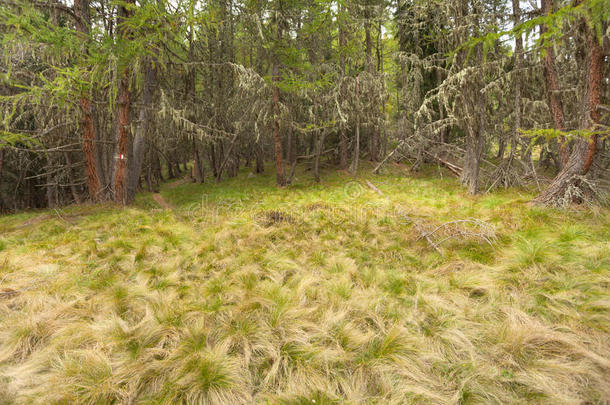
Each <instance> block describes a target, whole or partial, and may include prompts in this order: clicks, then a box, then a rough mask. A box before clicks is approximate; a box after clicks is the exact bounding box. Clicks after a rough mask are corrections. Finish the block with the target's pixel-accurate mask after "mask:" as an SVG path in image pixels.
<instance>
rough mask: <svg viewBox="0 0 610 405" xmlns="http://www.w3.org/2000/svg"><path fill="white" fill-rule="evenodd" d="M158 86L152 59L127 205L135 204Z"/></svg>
mask: <svg viewBox="0 0 610 405" xmlns="http://www.w3.org/2000/svg"><path fill="white" fill-rule="evenodd" d="M156 85H157V73H156V69H155V66H154V63H153V61H151V60H150V59H149V60H147V61H146V62H145V80H144V89H143V91H142V109H141V110H140V116H139V121H140V122H139V126H138V128H137V129H136V133H135V136H134V140H133V159H132V160H131V161H130V162H128V163H129V167H128V169H129V178H128V180H127V203H131V202H133V200H134V198H135V196H136V192H137V188H138V183H139V181H140V174H141V172H142V161H143V160H144V152H145V150H146V137H147V136H148V128H149V124H150V119H151V117H150V114H151V109H152V101H153V96H154V92H155V88H156Z"/></svg>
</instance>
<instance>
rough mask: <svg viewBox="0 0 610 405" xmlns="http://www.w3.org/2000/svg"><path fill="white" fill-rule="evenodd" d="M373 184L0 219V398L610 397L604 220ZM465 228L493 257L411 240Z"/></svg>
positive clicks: (466, 247) (573, 400)
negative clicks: (462, 223) (463, 223)
mask: <svg viewBox="0 0 610 405" xmlns="http://www.w3.org/2000/svg"><path fill="white" fill-rule="evenodd" d="M305 178H306V177H305V176H303V179H305ZM369 180H370V181H371V182H373V183H374V184H375V185H376V186H377V187H378V188H379V189H381V190H382V191H383V195H379V194H378V193H376V192H374V191H372V190H371V189H369V188H368V187H367V186H366V185H365V183H362V184H361V183H358V182H354V181H353V180H352V179H350V178H348V177H347V176H346V175H344V174H328V176H327V177H325V180H324V182H323V184H321V185H316V184H313V183H310V182H309V180H301V181H296V182H295V184H293V185H292V186H290V187H288V188H286V189H277V188H275V187H274V186H273V177H272V176H257V177H255V178H250V179H249V178H247V176H246V175H245V174H243V175H241V176H239V177H238V178H237V179H233V180H229V181H227V182H226V183H222V184H218V185H216V184H213V185H203V186H199V185H192V184H184V185H181V186H178V187H176V188H173V189H171V190H169V189H166V190H162V194H163V196H164V198H165V199H166V200H167V201H168V202H169V203H170V204H171V206H172V207H174V208H173V210H171V211H169V210H164V211H162V210H155V209H151V207H154V203H153V202H152V197H151V196H150V195H142V196H140V197H139V200H138V202H137V205H136V207H133V208H128V209H123V210H121V209H117V208H115V207H112V206H83V207H70V208H66V209H65V210H63V211H62V212H61V215H56V213H55V212H48V213H42V214H41V213H26V214H19V215H15V216H7V217H3V218H0V230H1V231H2V234H1V236H0V280H1V282H0V291H3V292H11V293H8V294H3V293H0V393H2V395H0V403H6V404H30V403H34V404H36V403H39V404H49V403H82V404H98V403H117V404H123V403H124V404H132V403H142V404H176V403H178V404H179V403H182V404H252V403H260V404H342V403H350V404H370V403H378V404H407V403H421V404H479V403H496V404H507V403H513V404H521V403H534V404H584V403H590V404H604V403H607V402H608V401H609V400H610V381H609V379H608V375H610V345H609V344H608V343H609V339H610V326H609V325H610V317H609V315H610V295H609V293H608V287H609V283H610V273H609V269H610V253H609V252H610V245H609V242H608V240H609V239H610V221H609V214H608V212H607V211H606V210H603V209H601V210H598V211H596V212H584V211H558V210H554V209H545V208H539V207H529V206H527V205H526V202H527V201H528V199H529V198H530V197H531V196H522V195H519V194H517V193H516V192H514V191H505V192H498V193H495V194H493V195H486V196H478V197H469V196H466V195H465V194H464V193H463V191H462V190H461V188H460V187H459V186H458V185H457V184H456V182H454V181H453V180H451V179H442V180H441V179H429V178H426V177H420V178H409V177H406V176H404V174H403V173H401V172H398V171H396V172H390V173H387V174H385V175H383V176H376V177H371V178H369ZM405 218H408V220H406V219H405ZM468 218H476V219H477V220H480V221H484V223H485V224H489V225H490V226H493V229H494V232H495V234H494V241H493V245H492V246H490V244H489V243H487V242H486V241H484V240H479V239H477V238H472V237H470V234H468V233H467V232H466V231H464V230H460V232H457V231H455V232H453V231H452V233H451V235H452V237H451V240H450V241H448V242H446V243H443V245H442V250H436V249H434V248H432V247H431V246H430V244H429V243H428V242H427V241H426V240H425V239H423V238H422V237H421V232H420V231H418V229H416V228H415V226H416V225H417V224H420V225H422V224H423V225H426V224H427V226H428V228H425V227H424V228H425V229H431V230H434V229H436V227H438V226H439V225H442V224H443V223H446V222H451V221H457V220H463V219H468ZM423 225H422V226H423ZM420 229H423V228H420ZM460 229H461V228H460ZM435 235H436V234H435ZM441 237H444V236H439V238H441ZM12 292H14V293H12Z"/></svg>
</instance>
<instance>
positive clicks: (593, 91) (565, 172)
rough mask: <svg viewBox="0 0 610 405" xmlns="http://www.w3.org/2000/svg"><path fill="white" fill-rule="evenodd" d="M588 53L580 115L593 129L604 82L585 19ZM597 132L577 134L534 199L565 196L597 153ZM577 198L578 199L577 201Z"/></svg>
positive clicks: (586, 126)
mask: <svg viewBox="0 0 610 405" xmlns="http://www.w3.org/2000/svg"><path fill="white" fill-rule="evenodd" d="M584 25H585V32H586V46H587V48H588V55H587V74H586V79H587V94H586V97H585V101H584V102H585V103H586V104H585V106H584V108H583V114H582V118H581V128H583V129H588V130H595V129H596V127H597V125H598V124H599V122H600V120H601V114H600V112H599V110H598V106H599V105H600V104H601V97H602V93H601V89H602V83H603V70H604V52H603V49H602V46H601V45H600V42H599V39H598V38H596V36H595V32H594V31H592V30H591V29H590V28H589V27H588V26H587V24H586V23H584ZM597 138H598V137H597V135H595V134H593V135H591V136H590V138H589V139H585V138H582V137H581V138H579V139H577V140H576V141H575V143H574V146H573V148H572V152H571V153H570V156H569V158H568V160H567V162H566V164H565V165H564V167H563V169H562V170H561V171H560V172H559V174H558V175H557V176H556V177H555V179H553V182H552V183H551V185H550V186H549V187H548V188H547V189H546V190H545V191H544V192H543V193H542V194H540V195H539V196H538V197H537V198H536V199H534V201H533V202H534V203H539V204H546V205H555V204H556V203H557V202H558V201H559V200H560V199H562V198H563V197H564V196H565V193H566V191H567V189H568V187H569V186H570V185H573V186H576V187H578V186H579V180H578V176H584V175H586V174H587V173H588V172H589V170H590V168H591V164H592V163H593V160H594V159H595V156H596V154H597V142H598V139H597ZM576 202H577V201H576Z"/></svg>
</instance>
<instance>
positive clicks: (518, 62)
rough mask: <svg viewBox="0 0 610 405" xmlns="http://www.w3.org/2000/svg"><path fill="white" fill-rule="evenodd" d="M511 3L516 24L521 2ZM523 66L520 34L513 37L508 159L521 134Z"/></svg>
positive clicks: (513, 151)
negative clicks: (513, 70)
mask: <svg viewBox="0 0 610 405" xmlns="http://www.w3.org/2000/svg"><path fill="white" fill-rule="evenodd" d="M512 3H513V25H514V26H517V25H518V24H520V23H521V4H520V0H512ZM522 68H523V38H522V36H521V34H519V35H517V36H516V37H515V71H516V72H517V74H516V75H513V79H514V83H515V107H514V108H515V112H514V114H515V125H514V128H513V134H512V136H511V138H510V140H511V147H510V153H509V160H511V161H512V159H513V158H514V156H515V152H516V150H517V140H518V139H519V138H520V136H521V134H520V133H519V130H520V129H521V77H522V76H521V72H520V71H521V69H522Z"/></svg>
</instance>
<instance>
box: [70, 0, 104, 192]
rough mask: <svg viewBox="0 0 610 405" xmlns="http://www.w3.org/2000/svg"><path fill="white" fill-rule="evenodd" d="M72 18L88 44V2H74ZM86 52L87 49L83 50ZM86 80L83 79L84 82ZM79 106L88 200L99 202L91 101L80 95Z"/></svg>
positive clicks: (79, 0) (99, 184) (99, 190)
mask: <svg viewBox="0 0 610 405" xmlns="http://www.w3.org/2000/svg"><path fill="white" fill-rule="evenodd" d="M74 16H75V27H76V30H77V31H78V32H79V33H80V34H82V36H83V39H84V40H85V41H87V42H88V38H89V24H90V21H91V17H90V12H89V0H74ZM85 52H87V49H85ZM86 79H87V78H86V77H85V80H86ZM80 106H81V113H82V117H81V131H82V138H83V155H84V158H85V177H86V179H87V188H88V190H89V198H91V200H92V201H100V200H101V199H102V195H101V181H100V175H99V173H100V162H99V161H98V159H97V157H98V153H97V150H96V149H97V144H96V142H97V132H96V126H95V125H94V122H93V111H92V107H91V101H90V100H89V99H88V98H87V97H86V96H85V95H82V96H81V98H80Z"/></svg>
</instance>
